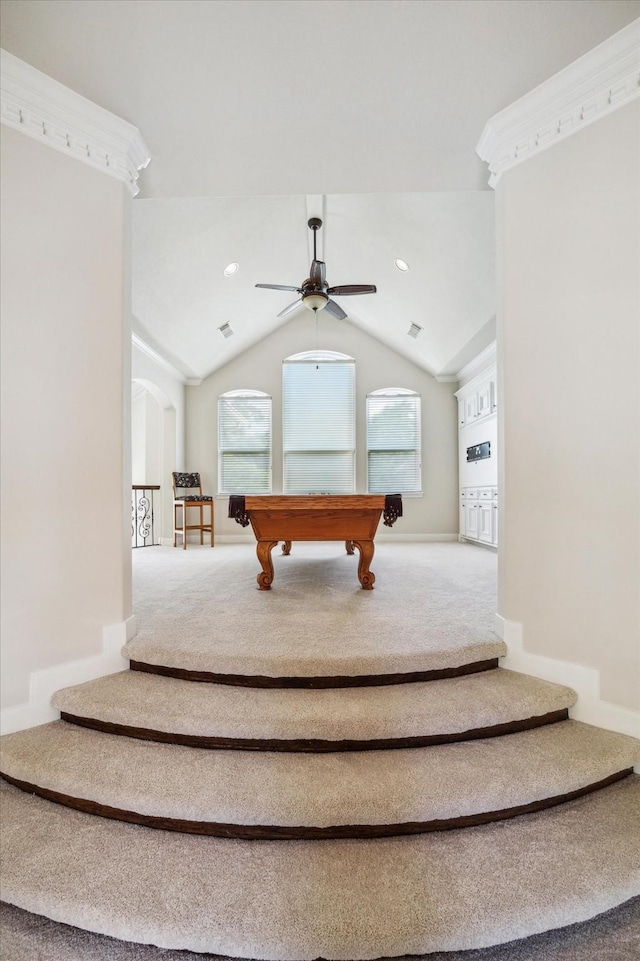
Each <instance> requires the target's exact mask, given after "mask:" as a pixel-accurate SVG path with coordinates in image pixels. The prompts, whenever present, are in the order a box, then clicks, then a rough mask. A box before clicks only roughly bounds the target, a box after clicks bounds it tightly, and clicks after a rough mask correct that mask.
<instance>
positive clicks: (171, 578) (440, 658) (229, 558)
mask: <svg viewBox="0 0 640 961" xmlns="http://www.w3.org/2000/svg"><path fill="white" fill-rule="evenodd" d="M143 553H144V557H141V556H138V555H141V554H143ZM176 553H177V552H176V551H173V549H172V548H155V547H154V548H153V549H150V550H148V551H145V552H142V551H138V552H137V554H136V555H135V556H134V558H133V564H134V577H135V593H136V622H137V626H138V634H137V635H136V637H134V638H133V639H132V640H131V641H129V642H128V643H127V644H126V645H125V647H124V648H123V654H124V656H125V657H126V658H128V659H129V660H131V661H133V662H136V664H139V665H149V667H150V668H152V669H156V670H168V671H171V672H174V673H173V675H172V676H185V674H184V672H191V675H192V676H194V677H195V678H197V679H200V680H212V681H216V682H219V683H222V682H224V683H233V684H251V685H265V684H269V683H271V684H280V685H286V684H293V685H296V686H302V685H306V686H310V687H318V686H322V685H323V684H332V685H334V686H336V685H344V684H353V683H356V684H363V683H366V682H367V679H371V680H369V683H375V684H381V683H398V682H399V681H409V682H411V681H418V680H422V679H426V676H429V675H431V674H433V672H436V676H438V673H439V672H442V671H445V672H451V671H460V670H468V669H469V668H470V666H471V665H484V666H486V665H487V662H493V666H497V658H499V657H502V656H504V655H505V654H506V653H507V649H506V646H505V644H504V643H503V642H502V641H501V640H499V639H498V638H497V637H496V635H495V634H494V631H493V628H494V621H495V617H494V612H495V609H496V608H495V583H496V573H495V569H496V558H495V555H493V554H492V553H491V552H489V551H484V552H483V556H482V557H478V556H477V554H478V552H477V550H474V548H473V547H469V545H461V544H426V545H425V544H423V545H412V546H411V547H410V548H409V547H408V545H406V544H393V543H385V544H384V545H382V544H381V545H380V548H379V551H376V557H375V570H376V575H377V579H376V585H375V590H373V591H363V590H361V588H360V585H359V583H358V581H357V578H356V577H355V572H354V558H353V557H348V556H347V555H346V554H345V553H344V544H339V543H335V544H332V543H300V544H294V545H293V553H292V556H291V557H278V558H277V559H275V563H276V567H277V575H276V579H275V581H274V587H273V590H271V591H259V590H257V589H256V584H255V577H256V573H257V570H256V563H257V562H256V556H255V547H254V545H249V544H244V545H239V544H237V545H233V544H230V545H229V544H226V545H224V546H223V548H222V549H221V550H220V551H208V554H207V556H206V557H205V556H204V552H200V551H191V552H189V551H183V552H182V555H181V558H180V562H179V563H178V562H177V559H176V557H175V554H176ZM274 553H275V552H274ZM485 554H486V555H487V556H486V557H485V556H484V555H485ZM258 569H259V565H258Z"/></svg>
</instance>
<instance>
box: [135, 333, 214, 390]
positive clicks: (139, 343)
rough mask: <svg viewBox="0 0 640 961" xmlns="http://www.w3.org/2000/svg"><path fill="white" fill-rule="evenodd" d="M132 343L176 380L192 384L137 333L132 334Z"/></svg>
mask: <svg viewBox="0 0 640 961" xmlns="http://www.w3.org/2000/svg"><path fill="white" fill-rule="evenodd" d="M131 343H132V345H133V346H134V347H137V348H138V350H139V351H141V352H142V353H143V354H146V355H147V357H149V358H150V359H151V360H152V361H153V362H154V363H155V364H157V365H158V366H159V367H163V368H164V369H165V370H166V371H168V372H169V373H170V374H171V376H172V377H175V378H176V380H179V381H180V383H182V384H189V383H190V378H188V377H186V376H185V375H184V374H183V373H182V371H181V370H178V368H177V367H175V366H174V365H173V364H172V363H171V361H169V360H167V358H166V357H163V355H162V354H161V353H159V352H158V351H157V350H154V348H153V347H150V346H149V344H148V343H147V342H146V340H143V339H142V337H141V336H140V334H136V333H135V331H134V332H132V334H131ZM198 383H200V381H198Z"/></svg>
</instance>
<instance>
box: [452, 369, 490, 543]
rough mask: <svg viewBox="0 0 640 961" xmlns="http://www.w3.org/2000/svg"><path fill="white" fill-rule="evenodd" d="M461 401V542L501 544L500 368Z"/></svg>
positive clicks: (465, 391)
mask: <svg viewBox="0 0 640 961" xmlns="http://www.w3.org/2000/svg"><path fill="white" fill-rule="evenodd" d="M456 397H457V398H458V415H459V416H458V438H459V479H460V539H461V540H468V541H474V542H476V543H479V544H486V545H488V546H490V547H496V546H497V544H498V460H497V455H498V450H497V442H498V431H497V410H498V394H497V390H496V367H495V364H492V365H491V366H489V367H488V368H487V369H486V370H484V371H483V372H482V373H480V374H478V375H477V376H476V377H474V378H473V379H472V380H470V381H469V382H468V383H466V384H464V386H463V387H461V388H460V390H458V391H457V392H456Z"/></svg>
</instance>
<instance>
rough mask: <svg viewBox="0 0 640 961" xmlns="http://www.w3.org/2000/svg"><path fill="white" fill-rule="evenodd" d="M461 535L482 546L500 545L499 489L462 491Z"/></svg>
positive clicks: (468, 488) (466, 488) (466, 489)
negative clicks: (478, 542)
mask: <svg viewBox="0 0 640 961" xmlns="http://www.w3.org/2000/svg"><path fill="white" fill-rule="evenodd" d="M460 535H461V536H462V537H465V538H467V539H469V540H473V541H480V542H481V543H482V544H492V545H493V546H495V545H497V543H498V488H497V487H462V488H461V489H460Z"/></svg>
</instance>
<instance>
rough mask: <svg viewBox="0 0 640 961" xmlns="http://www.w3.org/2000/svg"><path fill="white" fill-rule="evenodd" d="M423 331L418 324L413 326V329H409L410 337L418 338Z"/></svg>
mask: <svg viewBox="0 0 640 961" xmlns="http://www.w3.org/2000/svg"><path fill="white" fill-rule="evenodd" d="M421 331H422V327H419V326H418V324H411V327H409V330H408V331H407V333H408V334H409V337H417V336H418V334H419V333H420V332H421Z"/></svg>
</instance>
